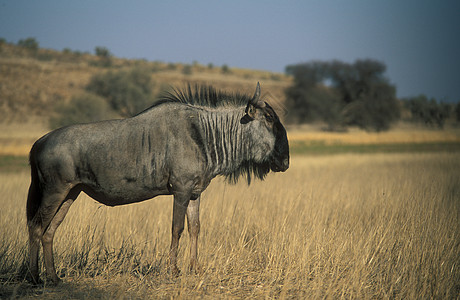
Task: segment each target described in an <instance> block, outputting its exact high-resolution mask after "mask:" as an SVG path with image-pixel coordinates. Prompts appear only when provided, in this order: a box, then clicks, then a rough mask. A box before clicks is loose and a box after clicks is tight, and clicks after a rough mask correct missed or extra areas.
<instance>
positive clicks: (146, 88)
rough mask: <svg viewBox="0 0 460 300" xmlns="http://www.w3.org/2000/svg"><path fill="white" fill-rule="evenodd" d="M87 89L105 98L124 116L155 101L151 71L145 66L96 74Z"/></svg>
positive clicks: (136, 111)
mask: <svg viewBox="0 0 460 300" xmlns="http://www.w3.org/2000/svg"><path fill="white" fill-rule="evenodd" d="M86 89H87V91H88V92H91V93H94V94H96V95H98V96H101V97H103V98H105V99H106V100H107V102H108V103H109V105H110V107H111V108H112V109H113V110H114V111H116V112H118V113H119V114H120V115H121V116H123V117H130V116H133V115H135V114H136V113H138V112H140V111H142V110H143V109H145V108H147V107H148V106H149V105H150V104H151V103H152V102H153V97H152V82H151V77H150V72H149V71H148V70H146V69H143V68H135V69H132V70H131V71H119V72H112V71H109V72H107V73H105V74H101V75H95V76H93V77H92V78H91V79H90V82H89V84H88V85H87V87H86Z"/></svg>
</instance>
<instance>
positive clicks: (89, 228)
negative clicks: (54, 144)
mask: <svg viewBox="0 0 460 300" xmlns="http://www.w3.org/2000/svg"><path fill="white" fill-rule="evenodd" d="M385 68H386V67H385V65H384V64H383V63H381V62H376V61H373V60H362V61H357V62H355V63H353V64H347V63H343V62H314V63H306V64H300V65H293V66H290V67H288V69H287V71H288V72H287V73H288V74H289V75H285V74H277V73H270V72H264V71H254V70H242V69H238V68H230V67H229V66H228V65H223V66H221V67H219V66H215V65H213V64H212V63H209V64H207V65H201V64H200V63H198V62H192V63H191V64H186V63H184V64H181V63H171V62H158V61H157V62H151V61H146V60H129V59H120V58H117V57H116V56H114V55H113V54H112V53H111V52H110V51H109V50H108V49H107V48H105V47H97V48H96V49H95V51H94V55H93V54H90V53H82V52H79V51H74V50H71V49H63V50H62V51H55V50H49V49H43V48H40V47H39V43H38V41H36V40H35V39H33V38H29V39H24V40H21V41H19V42H18V43H17V44H16V45H13V44H10V43H7V42H6V41H4V40H2V39H0V82H1V84H0V120H1V121H0V192H1V195H2V196H1V197H0V206H1V207H2V209H0V228H2V229H1V230H0V298H2V299H3V298H47V299H62V298H72V299H76V298H102V299H112V298H173V297H174V298H206V299H214V298H303V299H312V298H313V299H315V298H358V299H369V298H384V299H388V298H391V299H395V298H396V299H407V298H412V299H413V298H416V299H426V298H444V299H452V298H456V297H458V295H459V293H460V285H459V282H460V269H459V265H460V243H459V241H460V225H459V224H460V220H459V218H460V214H459V212H460V202H459V199H460V189H459V187H460V133H459V127H458V123H457V122H458V121H460V104H457V105H456V106H454V105H450V104H445V103H441V102H439V101H437V100H433V99H428V98H427V97H425V96H423V95H421V96H417V97H413V98H409V99H402V100H400V99H396V97H395V90H394V86H393V85H392V84H391V83H390V81H389V79H388V78H386V77H385ZM257 81H260V82H261V85H262V86H263V90H265V91H268V93H267V95H266V96H267V97H268V98H269V99H270V103H271V104H274V105H273V106H275V108H276V109H277V110H278V112H279V114H280V115H281V117H282V118H283V120H284V121H286V122H288V123H290V125H289V126H288V128H287V130H288V139H289V141H290V145H291V153H292V154H293V155H292V160H291V167H290V169H289V170H288V171H287V172H286V173H283V174H271V175H269V177H268V178H267V179H266V181H264V182H260V181H256V182H254V183H252V184H251V186H249V187H248V186H247V185H246V184H245V183H243V182H241V183H238V184H236V185H229V184H227V183H225V182H224V181H222V180H221V179H217V180H215V181H213V182H212V183H211V185H210V186H209V188H208V189H207V190H206V192H205V193H204V195H203V200H202V204H201V206H202V207H201V224H202V231H201V234H200V239H199V252H200V254H199V258H200V262H201V266H202V272H200V273H198V274H189V273H187V271H186V270H187V264H188V262H189V252H188V247H189V243H188V235H187V229H186V230H185V232H184V235H183V238H182V239H181V244H180V253H179V267H180V268H181V269H182V271H183V272H182V275H181V276H179V277H177V278H176V277H172V276H170V275H169V274H168V272H167V262H168V259H167V257H168V249H169V242H170V234H171V233H170V231H171V228H170V226H171V215H172V198H171V197H160V198H155V199H153V200H149V201H145V202H142V203H138V204H132V205H128V206H124V207H107V206H103V205H100V204H99V203H97V202H96V201H94V200H92V199H91V198H89V197H88V196H86V195H84V194H82V195H80V197H79V198H78V199H77V201H76V202H75V203H74V204H73V206H72V207H71V209H70V211H69V214H68V215H67V217H66V219H65V220H64V222H63V224H62V225H61V227H60V228H59V229H58V231H57V234H56V238H55V258H56V267H57V271H58V274H59V275H60V276H61V277H62V278H63V283H62V284H61V285H59V286H57V287H52V286H49V285H47V284H45V285H40V286H32V285H30V284H29V283H28V282H26V281H24V280H23V279H24V275H25V272H26V264H25V258H26V256H27V228H26V223H25V222H26V221H25V203H26V197H27V189H28V185H29V183H30V174H29V167H28V161H27V155H28V152H29V150H30V147H31V145H32V143H33V142H34V141H35V140H36V139H37V138H39V137H40V136H42V135H43V134H45V133H46V132H48V131H49V130H50V129H51V128H55V127H59V126H62V125H66V124H71V123H75V122H90V121H96V120H100V119H107V118H121V117H126V116H130V115H132V114H135V113H137V112H138V111H140V110H142V109H144V108H145V107H147V106H149V105H151V102H153V101H154V99H155V97H156V96H157V95H158V94H159V93H161V92H162V91H164V90H167V89H169V88H170V87H171V86H172V87H183V86H184V85H185V84H186V83H191V84H192V85H194V84H203V83H212V84H213V85H214V86H215V87H217V88H219V89H224V90H228V91H241V92H248V93H250V92H251V91H253V89H254V86H255V83H256V82H257ZM285 92H286V93H285ZM304 123H307V124H304ZM324 129H326V130H324ZM41 270H42V271H44V269H43V267H42V269H41ZM43 277H44V276H43V274H42V278H43Z"/></svg>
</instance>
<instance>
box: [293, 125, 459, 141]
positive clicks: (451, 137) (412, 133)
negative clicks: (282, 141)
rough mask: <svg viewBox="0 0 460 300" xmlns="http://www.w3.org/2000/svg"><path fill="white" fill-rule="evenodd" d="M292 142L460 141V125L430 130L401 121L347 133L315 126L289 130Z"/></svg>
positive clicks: (352, 130) (351, 129)
mask: <svg viewBox="0 0 460 300" xmlns="http://www.w3.org/2000/svg"><path fill="white" fill-rule="evenodd" d="M288 135H289V141H292V142H298V141H302V142H306V143H323V144H325V145H337V144H346V145H367V144H414V143H439V142H456V143H459V142H460V128H458V127H449V128H446V129H444V130H439V129H430V128H427V127H421V126H416V125H411V124H405V123H401V124H399V125H398V126H395V127H394V128H392V129H391V130H389V131H384V132H368V131H365V130H361V129H358V128H350V130H349V131H347V132H327V131H321V130H318V128H316V127H314V126H308V125H306V126H303V127H293V128H290V130H289V131H288Z"/></svg>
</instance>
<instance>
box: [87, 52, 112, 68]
mask: <svg viewBox="0 0 460 300" xmlns="http://www.w3.org/2000/svg"><path fill="white" fill-rule="evenodd" d="M94 53H95V54H96V56H97V57H98V60H97V61H96V62H92V65H94V66H97V67H104V68H106V67H110V66H111V65H112V54H111V53H110V51H109V49H107V48H106V47H96V48H95V49H94Z"/></svg>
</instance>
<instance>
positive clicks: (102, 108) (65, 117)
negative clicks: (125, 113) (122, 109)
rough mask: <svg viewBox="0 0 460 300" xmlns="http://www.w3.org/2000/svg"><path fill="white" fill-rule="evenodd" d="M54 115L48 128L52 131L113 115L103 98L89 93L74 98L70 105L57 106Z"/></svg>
mask: <svg viewBox="0 0 460 300" xmlns="http://www.w3.org/2000/svg"><path fill="white" fill-rule="evenodd" d="M56 114H57V115H56V116H55V117H52V118H51V119H50V127H51V128H53V129H54V128H59V127H62V126H67V125H72V124H77V123H89V122H95V121H100V120H105V119H109V118H111V117H113V116H114V115H115V113H114V112H113V111H112V110H111V109H110V106H109V105H108V104H107V101H106V100H105V99H104V98H102V97H99V96H96V95H93V94H90V93H84V94H81V95H78V96H74V97H73V98H72V99H71V100H70V103H68V104H62V105H60V106H58V107H57V108H56Z"/></svg>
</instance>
